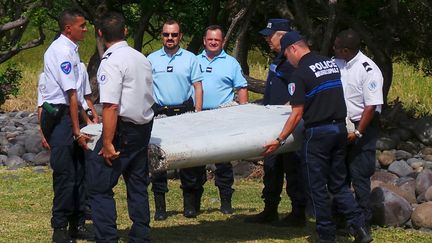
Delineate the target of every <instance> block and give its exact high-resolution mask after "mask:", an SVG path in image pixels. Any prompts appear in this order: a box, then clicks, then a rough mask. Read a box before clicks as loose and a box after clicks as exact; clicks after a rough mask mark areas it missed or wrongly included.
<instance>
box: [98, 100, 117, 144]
mask: <svg viewBox="0 0 432 243" xmlns="http://www.w3.org/2000/svg"><path fill="white" fill-rule="evenodd" d="M117 110H118V105H114V104H104V105H103V110H102V119H103V144H104V146H106V145H109V144H112V141H113V139H114V134H115V131H116V127H117Z"/></svg>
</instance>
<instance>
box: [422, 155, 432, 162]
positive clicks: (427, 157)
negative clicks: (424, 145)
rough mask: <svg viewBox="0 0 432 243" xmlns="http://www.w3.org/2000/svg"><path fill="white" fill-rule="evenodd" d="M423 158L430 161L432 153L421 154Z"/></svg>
mask: <svg viewBox="0 0 432 243" xmlns="http://www.w3.org/2000/svg"><path fill="white" fill-rule="evenodd" d="M422 157H423V159H424V160H427V161H432V154H426V155H423V156H422Z"/></svg>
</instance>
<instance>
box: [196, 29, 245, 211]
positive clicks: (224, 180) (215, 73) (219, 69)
mask: <svg viewBox="0 0 432 243" xmlns="http://www.w3.org/2000/svg"><path fill="white" fill-rule="evenodd" d="M203 42H204V47H205V50H203V52H202V53H201V54H198V55H197V58H198V61H199V64H200V68H201V72H202V74H203V80H202V85H203V91H204V97H203V109H204V110H209V109H217V108H218V107H220V106H221V105H224V104H227V103H229V102H232V101H233V100H234V95H235V92H234V91H235V90H237V96H238V102H239V103H240V104H245V103H247V101H248V92H247V81H246V79H245V78H244V77H243V74H242V71H241V67H240V64H239V63H238V62H237V60H236V59H235V58H234V57H232V56H230V55H228V54H227V53H226V52H225V51H224V50H223V49H222V45H223V42H224V32H223V30H222V28H221V27H220V26H218V25H211V26H209V27H207V28H206V30H205V32H204V38H203ZM215 166H216V171H215V185H216V186H217V187H218V188H219V196H220V199H221V207H220V210H221V212H222V213H223V214H232V213H233V209H232V205H231V198H232V194H233V192H234V189H232V185H233V183H234V172H233V169H232V164H231V162H225V163H218V164H216V165H215ZM204 173H205V170H204ZM200 190H201V189H200ZM202 190H203V189H202ZM198 205H199V204H198ZM198 210H199V208H198Z"/></svg>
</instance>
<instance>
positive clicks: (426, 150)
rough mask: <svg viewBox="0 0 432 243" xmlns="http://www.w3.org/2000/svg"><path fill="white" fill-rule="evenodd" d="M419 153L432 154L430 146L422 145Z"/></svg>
mask: <svg viewBox="0 0 432 243" xmlns="http://www.w3.org/2000/svg"><path fill="white" fill-rule="evenodd" d="M420 153H421V154H424V155H428V154H432V147H424V148H422V149H421V150H420Z"/></svg>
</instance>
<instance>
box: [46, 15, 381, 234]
mask: <svg viewBox="0 0 432 243" xmlns="http://www.w3.org/2000/svg"><path fill="white" fill-rule="evenodd" d="M59 27H60V30H61V35H60V36H59V37H58V38H57V39H56V40H55V41H54V42H53V43H52V44H51V45H50V47H49V48H48V49H47V51H46V53H45V55H44V72H43V74H42V75H41V77H40V81H39V100H38V105H39V109H38V111H39V117H40V125H41V131H42V133H41V134H42V143H43V145H44V146H45V147H47V148H49V149H50V150H51V158H50V163H51V167H52V169H53V188H54V199H53V207H52V219H51V226H52V228H53V229H54V231H53V236H52V241H53V242H75V239H76V238H87V239H89V238H91V239H94V240H96V241H97V242H117V241H118V233H117V228H116V217H117V216H116V208H115V201H114V198H113V188H114V186H115V185H116V184H117V182H118V179H119V177H120V175H122V176H123V178H124V181H125V184H126V187H127V203H128V211H129V217H130V219H131V220H132V222H133V224H132V227H131V228H130V232H129V239H130V241H131V242H146V241H149V240H150V210H149V202H148V192H147V186H148V185H149V183H150V182H151V183H152V191H153V193H154V199H155V208H156V211H155V215H154V219H155V220H165V219H166V218H167V217H168V215H167V212H166V202H165V200H166V199H165V193H167V192H168V186H167V174H166V172H163V173H153V174H152V175H151V177H149V171H148V159H147V157H148V154H147V153H148V152H147V146H148V143H149V139H150V134H151V130H152V124H153V117H154V116H155V115H160V114H165V115H167V116H172V115H177V114H181V113H184V112H189V111H195V112H199V111H201V110H207V109H216V108H218V107H220V106H221V105H224V104H227V103H230V102H233V101H234V100H236V101H237V102H238V103H239V104H244V103H247V102H248V98H247V82H246V80H245V78H244V77H243V74H242V71H241V68H240V65H239V63H238V62H237V61H236V60H235V59H234V58H233V57H232V56H230V55H228V54H227V53H226V52H225V51H224V50H223V43H224V32H223V30H222V28H221V27H220V26H217V25H211V26H209V27H207V28H206V30H205V32H204V36H203V44H204V51H203V52H202V53H200V54H198V55H197V56H195V55H194V54H192V53H191V52H189V51H186V50H184V49H182V48H181V47H180V41H181V39H182V35H183V33H182V32H181V28H180V24H179V23H178V22H176V21H173V20H169V21H166V22H165V23H164V25H163V27H162V32H161V38H162V41H163V47H162V48H161V49H160V50H158V51H155V52H154V53H152V54H150V55H149V56H148V58H146V57H145V56H144V55H143V54H141V53H140V52H138V51H136V50H134V49H133V48H131V47H129V46H128V44H127V42H126V41H125V38H126V35H127V29H126V27H125V19H124V17H123V16H122V15H121V14H119V13H115V12H109V13H107V14H105V15H104V16H103V17H102V18H101V20H100V22H99V23H98V26H96V29H97V32H98V35H99V36H100V37H101V38H102V39H103V40H104V44H105V47H106V51H105V53H104V54H103V58H102V60H101V64H100V67H99V70H98V73H97V80H98V83H99V89H100V102H101V103H102V104H103V110H102V121H103V132H102V137H101V139H100V140H99V141H97V143H96V146H95V148H94V149H93V150H89V149H88V147H87V144H86V143H87V142H88V141H89V139H90V138H89V137H88V136H87V135H85V134H82V133H81V132H80V121H79V115H78V110H79V107H81V108H82V107H84V108H86V107H88V108H89V109H90V110H91V111H92V118H89V117H88V116H87V114H86V113H85V112H81V115H82V116H81V117H82V123H83V124H84V125H85V124H91V123H97V122H98V118H97V117H98V114H97V113H96V110H95V109H94V106H93V103H92V102H91V100H90V99H89V97H88V94H89V88H88V76H86V75H87V74H86V71H85V68H83V66H82V64H81V62H80V58H79V55H78V45H77V43H78V42H79V41H82V40H83V39H84V33H85V32H86V31H87V28H86V21H85V18H84V16H83V14H82V13H81V12H79V11H78V10H74V9H68V10H65V11H63V12H62V14H61V16H60V18H59ZM260 34H262V35H263V36H264V37H265V39H266V41H267V43H268V44H269V46H270V49H271V50H272V51H273V52H275V53H276V54H277V55H276V58H275V59H274V61H273V62H272V64H271V65H270V68H269V75H268V77H267V83H266V89H265V94H264V101H263V103H264V105H283V104H287V103H288V102H289V104H290V105H291V106H292V113H291V115H290V117H289V118H288V120H287V122H286V124H285V126H284V128H283V130H282V131H281V133H280V135H279V136H278V137H277V138H276V139H275V140H274V141H270V142H269V143H267V144H265V145H264V149H265V151H264V155H265V159H264V189H263V192H262V197H263V198H264V202H265V207H264V210H263V212H261V213H259V214H257V215H252V216H249V217H247V218H246V219H245V222H252V223H272V224H274V225H275V226H291V227H292V226H294V227H302V226H304V225H305V224H306V216H305V209H306V205H310V208H311V210H312V214H313V215H314V216H315V217H316V230H317V233H318V242H334V241H335V233H336V226H335V223H334V221H333V219H332V218H333V215H335V214H343V215H344V216H345V219H346V221H347V223H348V225H349V227H350V231H351V233H352V234H353V235H354V237H355V239H356V241H357V242H370V241H372V238H371V237H370V232H369V228H368V225H369V222H370V219H371V213H370V208H369V205H368V203H369V194H370V176H371V175H372V173H373V169H374V164H375V142H376V137H377V125H376V122H375V121H376V119H377V112H379V111H380V107H381V105H382V103H383V99H382V82H383V80H382V75H381V72H380V71H379V68H378V67H377V66H376V65H375V64H374V63H373V61H372V60H370V59H369V58H367V57H366V56H365V55H364V54H363V53H362V52H361V51H360V38H359V36H358V35H357V34H356V33H355V32H354V31H352V30H346V31H342V32H341V33H339V34H338V36H337V37H336V40H335V42H334V47H333V49H334V52H335V57H336V60H333V59H329V58H327V57H323V56H320V55H318V54H316V53H314V52H311V51H310V49H309V47H308V45H307V43H306V41H305V40H304V39H303V37H302V36H301V35H300V33H299V32H297V31H294V30H292V29H291V27H290V25H289V22H288V20H285V19H270V20H269V21H268V23H267V27H266V28H265V29H263V30H262V31H260ZM235 91H236V92H235ZM347 110H348V114H347ZM346 117H347V118H348V119H350V120H351V121H352V122H353V123H354V124H355V128H356V129H355V131H352V132H349V133H348V132H347V129H346V124H345V119H346ZM301 119H303V120H304V127H305V130H304V143H303V146H302V149H301V150H300V151H298V152H292V153H288V154H282V155H272V154H271V153H272V152H273V151H275V150H276V149H278V147H279V146H280V145H282V144H283V143H284V141H285V139H286V138H287V137H288V136H289V134H290V133H291V132H292V131H293V129H294V128H295V127H296V126H297V124H298V123H299V121H300V120H301ZM81 125H82V124H81ZM347 146H348V147H347ZM347 151H348V153H347ZM84 157H85V163H84ZM84 172H85V173H84ZM284 174H286V176H285V177H286V181H287V193H288V195H289V196H290V198H291V202H292V212H291V213H290V214H289V215H288V216H287V217H285V218H283V219H282V220H278V219H279V216H278V210H277V208H278V204H279V201H280V193H281V191H282V188H283V183H284ZM180 180H181V188H182V190H183V202H184V211H183V214H184V216H185V217H196V216H197V214H198V213H199V211H200V203H201V197H202V194H203V190H204V189H203V185H204V183H205V182H206V169H205V167H204V166H199V167H194V168H187V169H182V170H180ZM84 181H85V183H84ZM233 181H234V177H233V170H232V165H231V163H230V162H226V163H221V164H217V165H216V171H215V184H216V186H217V187H218V188H219V194H220V199H221V208H220V210H221V212H222V213H224V214H232V213H233V208H232V204H231V198H232V194H233V191H234V190H233V188H232V185H233ZM84 184H85V187H84ZM351 184H352V185H353V187H354V191H355V198H354V196H353V194H352V193H351V191H350V189H349V185H351ZM305 190H306V192H307V193H306V194H305V193H304V191H305ZM329 193H330V194H332V196H333V205H335V207H332V206H331V205H332V202H331V201H330V198H329ZM86 201H87V202H86ZM86 203H88V204H89V205H90V207H91V210H92V212H91V217H92V220H93V225H94V231H95V232H94V235H93V233H91V232H89V231H88V230H87V228H86V227H84V223H85V217H84V207H85V205H86Z"/></svg>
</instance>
